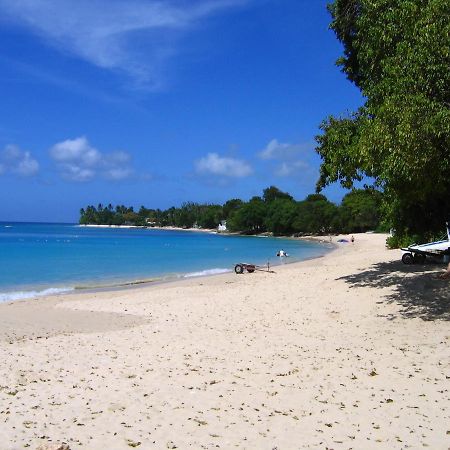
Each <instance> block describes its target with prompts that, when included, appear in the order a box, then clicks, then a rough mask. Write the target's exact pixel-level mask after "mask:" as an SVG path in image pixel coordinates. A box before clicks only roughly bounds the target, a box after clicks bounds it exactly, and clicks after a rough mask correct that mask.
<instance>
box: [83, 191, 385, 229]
mask: <svg viewBox="0 0 450 450" xmlns="http://www.w3.org/2000/svg"><path fill="white" fill-rule="evenodd" d="M381 197H382V194H381V193H380V192H379V191H376V190H374V189H354V190H353V191H351V192H349V193H348V194H347V195H345V197H344V198H343V200H342V202H341V204H340V205H336V204H335V203H333V202H331V201H329V200H328V199H327V198H326V197H325V196H324V195H322V194H311V195H308V196H307V197H306V198H305V199H304V200H301V201H297V200H295V199H294V198H293V197H292V196H291V195H290V194H289V193H287V192H283V191H281V190H279V189H278V188H277V187H275V186H270V187H268V188H266V189H264V190H263V194H262V196H255V197H252V198H251V199H250V200H249V201H247V202H245V201H243V200H241V199H236V198H235V199H231V200H228V201H227V202H225V203H224V204H223V205H220V204H199V203H194V202H186V203H183V204H182V205H181V207H179V208H176V207H171V208H169V209H166V210H161V209H152V208H147V207H145V206H141V207H140V208H139V210H138V211H135V210H134V208H133V207H132V206H130V207H127V206H123V205H118V206H113V205H111V204H109V205H107V206H103V205H102V204H99V205H98V206H97V207H95V206H92V205H90V206H87V207H86V208H82V209H81V210H80V220H79V223H80V224H82V225H134V226H147V227H170V226H172V227H178V228H202V229H217V228H218V227H219V226H220V225H221V226H222V228H223V229H224V230H225V229H226V231H230V232H237V233H242V234H260V233H271V234H273V235H275V236H291V235H302V234H319V235H320V234H330V233H357V232H364V231H368V230H376V229H380V227H381V226H382V225H381V222H380V217H381V214H380V204H381Z"/></svg>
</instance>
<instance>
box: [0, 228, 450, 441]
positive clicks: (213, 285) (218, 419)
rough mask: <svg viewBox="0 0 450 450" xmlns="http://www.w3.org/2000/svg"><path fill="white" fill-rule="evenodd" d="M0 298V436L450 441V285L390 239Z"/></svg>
mask: <svg viewBox="0 0 450 450" xmlns="http://www.w3.org/2000/svg"><path fill="white" fill-rule="evenodd" d="M355 237H356V241H355V243H354V244H351V243H348V244H344V245H341V246H339V247H338V249H337V250H335V251H334V252H332V253H330V254H329V255H327V256H325V257H323V258H318V259H315V260H310V261H305V262H302V263H296V264H290V265H284V266H282V267H277V268H275V272H276V273H264V272H256V273H253V274H243V275H235V274H231V273H230V274H225V275H219V276H214V277H208V278H196V279H189V280H183V281H179V282H174V283H168V284H161V285H153V286H152V285H149V286H138V287H133V288H128V289H125V290H118V291H112V292H97V293H77V294H71V295H65V296H58V297H50V298H40V299H36V300H26V301H16V302H12V303H7V304H1V305H0V448H1V449H4V450H12V449H22V448H27V447H28V448H32V449H36V448H38V447H39V446H40V445H42V444H47V443H62V442H64V443H67V444H68V445H69V447H70V449H72V450H73V449H94V450H95V449H127V448H130V447H131V448H135V447H137V448H140V449H166V448H179V449H186V448H192V449H212V448H221V449H231V448H241V449H268V450H274V449H277V450H287V449H300V448H317V449H406V448H412V449H418V448H424V447H428V448H430V449H438V450H439V449H448V448H449V447H450V399H449V389H450V327H449V324H450V322H449V320H450V283H449V282H448V281H442V280H437V279H435V276H436V274H437V273H438V272H439V271H440V270H441V269H442V268H443V267H440V266H435V265H432V264H427V265H425V266H405V265H403V264H402V263H401V262H400V253H399V252H398V251H389V250H386V249H385V246H384V241H385V238H386V236H384V235H378V234H360V235H355Z"/></svg>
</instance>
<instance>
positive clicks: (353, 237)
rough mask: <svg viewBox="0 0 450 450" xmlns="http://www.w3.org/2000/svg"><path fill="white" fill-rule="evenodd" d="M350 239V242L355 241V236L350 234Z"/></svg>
mask: <svg viewBox="0 0 450 450" xmlns="http://www.w3.org/2000/svg"><path fill="white" fill-rule="evenodd" d="M350 240H351V241H352V244H353V243H354V242H355V236H352V238H351V239H350Z"/></svg>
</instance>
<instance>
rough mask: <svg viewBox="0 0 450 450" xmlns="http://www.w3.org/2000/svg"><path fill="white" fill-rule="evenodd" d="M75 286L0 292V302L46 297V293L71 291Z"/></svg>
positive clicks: (53, 293)
mask: <svg viewBox="0 0 450 450" xmlns="http://www.w3.org/2000/svg"><path fill="white" fill-rule="evenodd" d="M73 290H74V288H48V289H44V290H42V291H13V292H4V293H1V292H0V302H10V301H13V300H24V299H27V298H35V297H44V296H46V295H56V294H62V293H65V292H71V291H73Z"/></svg>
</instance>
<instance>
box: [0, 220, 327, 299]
mask: <svg viewBox="0 0 450 450" xmlns="http://www.w3.org/2000/svg"><path fill="white" fill-rule="evenodd" d="M280 249H283V250H285V251H286V252H287V253H288V254H289V255H290V256H289V258H284V259H283V260H281V259H280V258H278V257H277V256H276V253H277V251H278V250H280ZM329 250H330V247H329V246H326V245H322V244H317V243H314V242H305V241H299V240H293V239H279V238H270V237H253V236H233V235H232V236H230V235H223V234H212V233H203V232H192V231H170V230H155V229H141V228H110V227H107V228H96V227H82V226H78V225H75V224H52V223H14V222H12V223H11V222H10V223H8V222H0V301H8V300H15V299H20V298H31V297H35V296H39V295H48V294H52V293H59V292H65V291H70V290H73V289H77V288H95V287H103V286H117V285H121V284H126V283H134V282H139V281H144V280H148V281H152V280H170V279H177V278H182V277H193V276H201V275H209V274H216V273H223V272H227V271H231V270H233V268H234V265H235V264H236V263H237V262H251V263H255V264H261V265H262V264H267V262H268V261H269V262H270V264H271V265H276V264H280V263H286V262H295V261H300V260H304V259H309V258H314V257H318V256H321V255H323V254H325V253H326V252H328V251H329Z"/></svg>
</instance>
